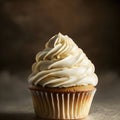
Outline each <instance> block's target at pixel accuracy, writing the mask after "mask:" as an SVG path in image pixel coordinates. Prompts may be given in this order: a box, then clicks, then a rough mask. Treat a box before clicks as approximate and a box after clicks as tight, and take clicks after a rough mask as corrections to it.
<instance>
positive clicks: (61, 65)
mask: <svg viewBox="0 0 120 120" xmlns="http://www.w3.org/2000/svg"><path fill="white" fill-rule="evenodd" d="M94 72H95V67H94V65H93V64H92V62H91V61H90V60H89V59H88V58H87V56H86V54H85V53H84V52H83V51H82V49H80V48H79V47H78V46H77V45H76V44H75V43H74V42H73V40H72V39H71V38H69V37H68V36H67V35H65V36H64V35H62V34H61V33H58V34H57V35H55V36H53V37H52V38H51V39H50V40H49V41H48V42H47V43H46V45H45V49H44V50H43V51H40V52H39V53H38V54H37V55H36V62H35V63H34V64H33V65H32V74H31V75H30V76H29V83H31V84H33V85H35V86H38V85H41V86H43V87H44V86H47V87H71V86H79V85H88V84H91V85H93V86H96V85H97V83H98V78H97V76H96V74H95V73H94Z"/></svg>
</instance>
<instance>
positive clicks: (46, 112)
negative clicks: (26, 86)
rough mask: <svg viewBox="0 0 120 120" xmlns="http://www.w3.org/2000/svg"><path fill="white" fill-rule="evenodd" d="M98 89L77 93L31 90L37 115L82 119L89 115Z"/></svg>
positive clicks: (40, 116)
mask: <svg viewBox="0 0 120 120" xmlns="http://www.w3.org/2000/svg"><path fill="white" fill-rule="evenodd" d="M95 91H96V89H94V90H91V91H81V92H77V93H53V92H45V91H40V90H31V93H32V99H33V105H34V110H35V113H36V115H37V116H38V117H39V118H43V119H45V118H46V119H81V118H84V117H86V116H87V115H88V113H89V110H90V106H91V103H92V99H93V96H94V94H95Z"/></svg>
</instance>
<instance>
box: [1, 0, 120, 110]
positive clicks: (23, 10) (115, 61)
mask: <svg viewBox="0 0 120 120" xmlns="http://www.w3.org/2000/svg"><path fill="white" fill-rule="evenodd" d="M119 11H120V2H119V0H1V1H0V102H1V103H0V105H1V106H3V107H1V108H0V109H1V110H8V109H9V110H12V109H14V108H16V104H15V102H14V101H20V100H21V99H20V98H21V96H22V103H21V102H19V103H17V105H18V104H20V105H22V106H23V105H28V104H29V105H31V100H30V95H29V94H28V91H27V90H26V88H27V76H28V75H29V74H30V72H31V65H32V63H33V62H34V58H35V55H36V53H37V52H38V51H40V50H42V49H43V48H44V44H45V43H46V42H47V41H48V39H49V38H51V37H52V36H53V35H55V34H57V33H58V32H61V33H62V34H67V35H68V36H70V37H71V38H72V39H73V40H74V41H75V43H77V45H78V46H79V47H80V48H82V49H83V50H84V52H85V53H86V54H87V56H88V57H89V58H90V60H92V62H93V63H94V64H95V66H96V72H97V74H98V77H99V85H98V89H99V88H100V87H101V88H102V89H101V88H100V89H99V90H98V93H104V94H100V95H99V94H98V97H96V99H98V100H99V101H100V100H101V99H102V98H103V97H104V98H105V99H109V100H111V99H110V98H111V96H112V97H113V98H115V99H116V100H117V99H118V95H114V92H115V93H119V92H120V82H119V84H118V81H120V54H119V53H120V51H119V49H120V47H119V46H120V12H119ZM115 81H117V82H115ZM108 83H109V84H108ZM109 85H110V86H113V87H114V88H113V89H112V92H113V94H112V93H110V92H111V91H109V90H110V89H109V90H108V88H109ZM105 93H106V94H107V96H106V94H105ZM23 98H24V99H23ZM5 105H6V108H5ZM20 105H19V106H20ZM29 105H28V106H29ZM8 106H9V107H8ZM26 108H27V107H26ZM17 110H18V109H17ZM19 110H20V109H19Z"/></svg>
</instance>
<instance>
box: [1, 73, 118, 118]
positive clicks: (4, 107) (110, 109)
mask: <svg viewBox="0 0 120 120" xmlns="http://www.w3.org/2000/svg"><path fill="white" fill-rule="evenodd" d="M11 79H12V80H11ZM21 79H23V80H21ZM25 79H26V76H23V77H21V76H16V75H11V74H10V73H8V72H7V73H6V72H2V73H0V82H1V83H0V120H36V117H35V114H34V111H33V106H32V100H31V95H30V92H29V90H28V89H27V88H28V84H27V81H25ZM103 79H104V80H105V81H104V84H102V82H100V81H102V80H103ZM11 81H12V83H14V84H11ZM85 120H120V77H119V74H118V73H116V72H113V71H112V72H107V73H104V74H101V75H100V77H99V85H98V86H97V92H96V95H95V98H94V100H93V103H92V106H91V110H90V114H89V116H88V117H87V118H85Z"/></svg>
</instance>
